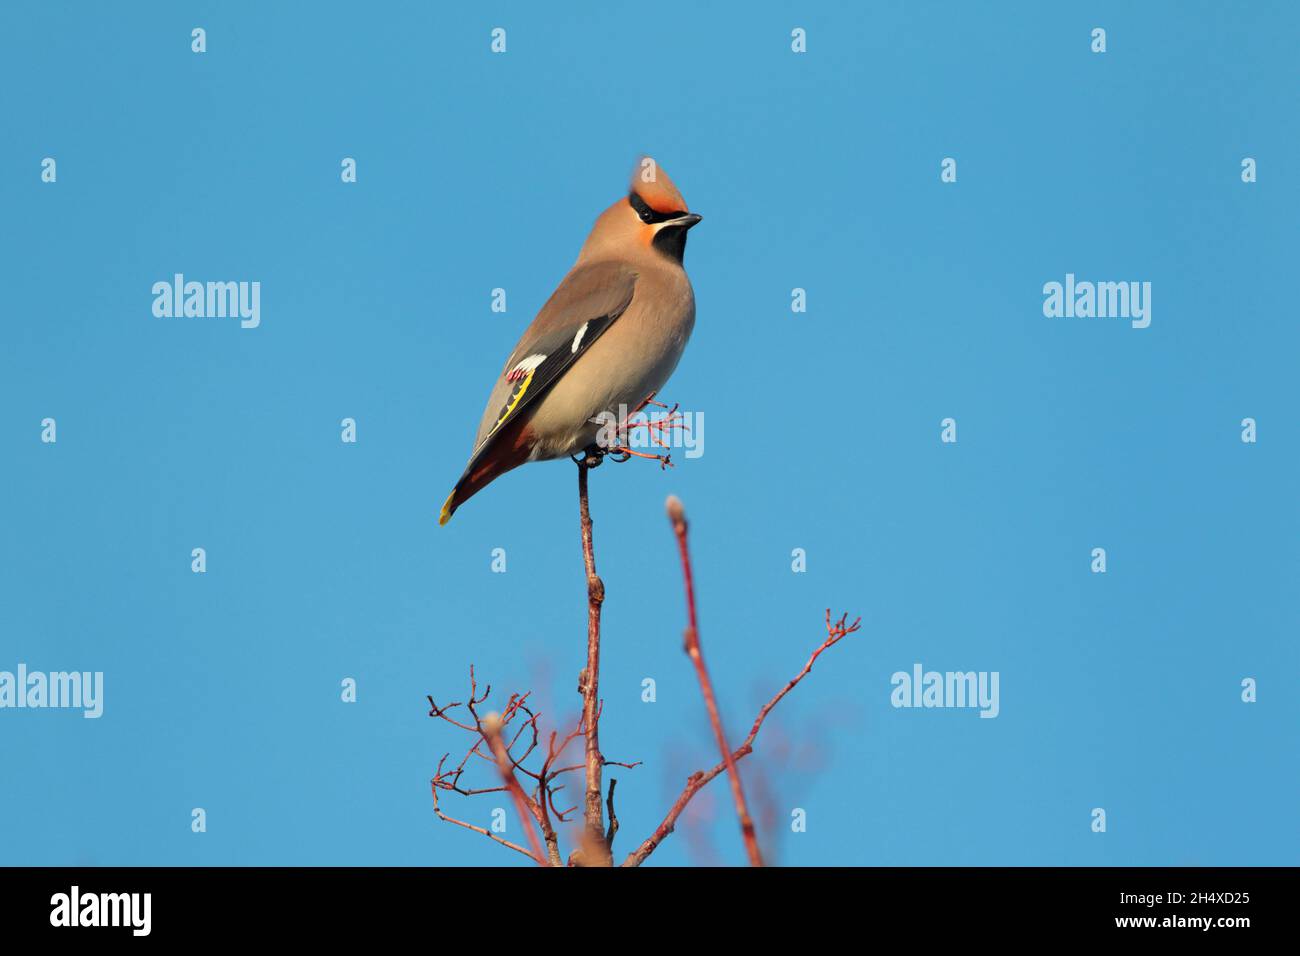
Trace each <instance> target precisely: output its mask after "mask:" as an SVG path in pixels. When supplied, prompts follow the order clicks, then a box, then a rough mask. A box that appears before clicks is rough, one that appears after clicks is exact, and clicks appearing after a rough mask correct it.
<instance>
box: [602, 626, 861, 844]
mask: <svg viewBox="0 0 1300 956" xmlns="http://www.w3.org/2000/svg"><path fill="white" fill-rule="evenodd" d="M848 617H849V616H848V615H847V614H845V615H844V616H843V617H841V618H840V619H839V621H837V622H835V623H834V624H832V623H831V612H830V609H829V608H827V610H826V640H824V641H822V643H821V645H820V646H819V647H818V648H817V649H816V650H815V651H813V652H812V655H811V656H810V657H809V658H808V662H807V663H806V664H804V666H803V670H801V671H799V673H798V674H796V675H795V676H794V677H793V678H792V679H791V680H789V681H788V682H787V683H786V685H785V686H784V687H782V688H781V689H780V690H779V691H777V693H776V695H775V696H774V697H773V698H772V699H771V700H769V701H768V702H767V703H766V704H764V705H763V708H762V709H761V710H760V711H759V712H758V716H757V717H756V718H755V719H754V725H753V726H752V727H751V728H750V730H749V736H748V737H746V738H745V740H744V742H743V743H742V744H741V745H740V746H739V747H737V748H736V750H735V751H734V752H732V753H731V760H732V763H733V765H734V762H735V761H738V760H740V759H741V758H742V757H744V756H746V755H748V754H750V753H753V751H754V741H755V739H757V737H758V732H759V731H760V730H762V729H763V722H764V721H765V720H767V715H768V714H770V713H771V712H772V708H774V707H775V706H776V705H777V704H779V703H780V702H781V699H782V698H783V697H785V695H786V694H788V693H790V691H792V690H794V688H795V687H796V686H797V685H798V684H799V682H800V681H802V680H803V679H804V678H805V677H807V676H808V673H809V672H810V671H811V670H812V668H813V664H815V663H816V662H817V658H818V657H820V656H821V654H822V652H823V651H825V650H827V649H828V648H830V647H834V646H835V645H836V644H838V643H839V642H840V641H842V640H843V639H844V638H845V637H847V636H848V635H849V634H852V633H853V632H854V631H857V630H858V629H859V628H860V627H861V625H862V618H860V617H859V618H858V619H857V620H855V621H854V622H853V623H852V624H846V623H845V622H846V621H847V620H848ZM726 769H727V761H723V762H721V763H718V764H717V765H715V766H714V767H713V768H712V769H710V770H697V771H695V773H693V774H691V775H690V777H689V778H687V780H686V788H685V789H684V790H682V792H681V794H680V795H679V796H678V797H677V799H676V801H674V802H673V805H672V807H671V808H670V809H669V811H668V815H667V816H665V817H664V819H663V822H662V823H660V824H659V826H658V827H656V828H655V831H654V833H652V834H650V836H649V838H648V839H646V840H645V842H643V843H642V844H641V845H640V846H639V847H637V848H636V849H635V850H634V851H633V852H631V853H629V854H628V857H627V859H626V860H624V861H623V864H622V865H623V866H640V865H641V864H642V863H644V862H645V860H646V858H647V857H648V856H650V854H651V853H653V852H654V851H655V849H656V848H657V847H658V846H659V844H660V843H662V842H663V841H664V839H665V838H666V837H667V836H668V834H670V833H672V832H673V830H674V829H675V828H676V826H677V818H678V817H680V816H681V815H682V811H684V810H685V809H686V806H687V804H689V803H690V802H691V798H692V797H694V796H695V795H696V794H697V793H699V792H700V790H702V789H703V788H704V786H705V785H706V784H707V783H709V781H711V780H713V779H714V778H715V777H717V776H718V775H719V774H721V773H722V772H723V771H724V770H726Z"/></svg>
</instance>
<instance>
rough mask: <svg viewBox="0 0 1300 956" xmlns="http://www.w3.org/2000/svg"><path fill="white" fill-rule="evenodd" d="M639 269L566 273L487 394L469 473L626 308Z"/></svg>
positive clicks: (614, 266)
mask: <svg viewBox="0 0 1300 956" xmlns="http://www.w3.org/2000/svg"><path fill="white" fill-rule="evenodd" d="M636 279H637V274H636V271H635V270H633V269H631V268H629V267H627V266H625V265H621V264H619V263H615V262H595V263H591V264H590V265H584V266H579V267H577V268H576V269H574V270H573V271H572V272H570V273H569V274H568V275H567V276H565V277H564V281H563V282H561V283H560V286H559V288H557V289H556V290H555V292H554V293H553V294H552V295H551V297H550V299H548V300H547V302H546V304H545V305H544V306H542V311H541V312H539V313H537V318H536V319H534V320H533V323H532V325H530V326H529V327H528V329H527V331H525V332H524V334H523V337H522V338H520V340H519V344H518V345H516V346H515V350H514V351H513V352H512V353H511V354H510V358H508V359H507V360H506V364H505V367H504V368H503V369H502V370H501V376H500V377H499V378H498V379H497V383H496V385H495V387H494V388H493V389H492V394H491V395H490V396H489V398H488V405H487V409H486V410H485V411H484V413H483V421H482V423H481V424H480V425H479V430H478V437H477V438H476V439H475V442H474V452H473V454H472V455H471V456H470V461H469V464H468V465H467V466H466V469H465V470H466V473H468V472H469V471H470V470H471V469H472V468H473V467H474V465H475V463H476V462H477V461H478V460H479V459H480V458H481V457H482V455H483V454H484V453H485V452H486V451H487V450H488V449H489V448H490V447H491V445H492V439H493V438H494V437H495V436H496V435H498V434H499V433H500V432H501V430H502V428H504V427H505V425H506V424H507V423H508V422H511V421H513V420H514V419H515V418H517V417H518V416H519V415H520V414H522V413H523V411H524V409H526V408H527V407H528V406H529V405H531V404H532V402H533V401H534V400H536V399H537V398H538V397H539V396H541V395H543V394H544V393H545V392H546V390H547V389H548V388H550V387H551V386H552V385H554V384H555V382H556V381H558V380H559V378H560V376H561V375H563V374H564V373H565V372H566V371H567V370H568V369H569V367H570V366H572V365H573V363H574V362H575V361H577V359H578V357H579V356H580V355H582V353H583V352H585V351H586V350H587V349H588V348H589V347H590V346H591V343H592V342H594V341H596V339H598V338H599V337H600V336H601V334H602V333H604V332H605V330H606V329H608V328H609V327H610V326H611V325H613V324H614V322H615V321H616V320H617V319H618V317H619V316H620V315H622V314H623V313H624V312H625V311H627V307H628V305H630V304H631V302H632V295H633V293H634V292H635V290H636Z"/></svg>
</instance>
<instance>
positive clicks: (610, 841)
mask: <svg viewBox="0 0 1300 956" xmlns="http://www.w3.org/2000/svg"><path fill="white" fill-rule="evenodd" d="M617 786H618V778H617V777H610V778H609V798H608V799H607V800H606V801H605V805H606V806H607V807H608V808H609V829H608V830H607V831H606V832H605V846H607V847H609V851H610V853H613V852H614V836H615V835H616V834H617V833H618V816H617V815H616V814H615V813H614V788H615V787H617Z"/></svg>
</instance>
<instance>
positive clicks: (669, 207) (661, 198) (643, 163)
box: [629, 156, 686, 212]
mask: <svg viewBox="0 0 1300 956" xmlns="http://www.w3.org/2000/svg"><path fill="white" fill-rule="evenodd" d="M629 189H630V190H631V191H632V192H634V193H636V194H637V195H638V196H640V197H641V199H642V200H644V202H645V204H646V205H647V206H649V207H650V208H651V209H653V210H654V211H655V212H685V211H686V200H685V199H683V198H682V194H681V193H679V192H678V191H677V187H676V186H674V185H673V181H672V180H671V179H669V178H668V174H667V173H666V172H664V171H663V169H661V168H660V167H659V164H658V163H656V162H655V161H654V159H653V158H652V157H650V156H642V157H641V158H640V159H639V160H637V164H636V168H635V169H633V170H632V183H631V185H630V186H629Z"/></svg>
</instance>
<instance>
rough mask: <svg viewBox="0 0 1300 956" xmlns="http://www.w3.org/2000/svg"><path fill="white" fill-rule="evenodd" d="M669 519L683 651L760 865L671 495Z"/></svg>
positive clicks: (680, 518)
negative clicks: (681, 595) (682, 589)
mask: <svg viewBox="0 0 1300 956" xmlns="http://www.w3.org/2000/svg"><path fill="white" fill-rule="evenodd" d="M668 520H669V521H671V522H672V525H673V533H674V534H675V535H677V549H678V551H679V552H681V557H682V577H683V579H684V580H685V582H686V614H687V619H688V622H689V623H688V624H687V626H686V635H685V639H686V653H687V654H689V655H690V658H691V663H692V664H694V665H695V676H696V677H698V678H699V681H700V693H701V694H703V695H704V706H705V707H706V708H707V709H708V712H709V723H710V724H712V725H713V736H714V737H716V738H717V741H718V750H719V751H720V752H721V754H722V762H723V763H725V764H726V766H727V776H728V777H729V778H730V779H731V797H732V800H733V801H734V802H735V804H736V816H737V817H739V818H740V833H741V836H743V837H744V840H745V852H746V853H747V854H748V855H749V865H750V866H762V865H763V854H762V853H761V852H760V850H759V848H758V835H757V834H756V833H755V832H754V820H753V818H752V817H751V816H750V815H749V805H748V804H747V803H746V802H745V789H744V786H743V785H742V784H741V782H740V771H739V770H737V769H736V760H735V758H734V757H733V756H732V755H731V748H730V747H728V746H727V735H726V732H725V731H724V730H723V729H722V716H721V715H720V714H719V713H718V700H717V697H716V695H715V694H714V692H713V681H712V680H711V679H710V677H709V670H708V668H707V667H705V665H704V652H703V651H702V650H701V649H700V631H699V624H698V622H697V620H696V616H695V585H694V582H693V579H692V576H691V552H690V548H689V547H688V546H687V541H686V530H687V529H686V510H685V509H684V508H683V507H682V503H681V501H679V500H678V499H677V498H676V497H674V496H671V495H670V496H669V498H668Z"/></svg>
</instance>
